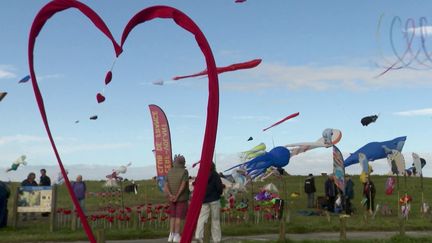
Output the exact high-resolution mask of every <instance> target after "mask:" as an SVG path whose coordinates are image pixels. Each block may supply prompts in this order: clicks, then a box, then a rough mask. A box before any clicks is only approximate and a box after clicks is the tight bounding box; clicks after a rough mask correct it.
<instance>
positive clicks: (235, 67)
mask: <svg viewBox="0 0 432 243" xmlns="http://www.w3.org/2000/svg"><path fill="white" fill-rule="evenodd" d="M261 61H262V60H261V59H254V60H251V61H247V62H241V63H235V64H231V65H229V66H226V67H218V68H217V73H218V74H221V73H224V72H232V71H236V70H240V69H250V68H254V67H256V66H258V65H259V64H260V63H261ZM204 75H207V70H204V71H201V72H199V73H196V74H191V75H186V76H177V77H174V78H173V80H179V79H184V78H192V77H199V76H204Z"/></svg>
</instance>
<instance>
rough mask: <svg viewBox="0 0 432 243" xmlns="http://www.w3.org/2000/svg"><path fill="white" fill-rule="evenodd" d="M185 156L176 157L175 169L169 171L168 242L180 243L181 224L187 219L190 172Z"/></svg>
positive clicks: (167, 182)
mask: <svg viewBox="0 0 432 243" xmlns="http://www.w3.org/2000/svg"><path fill="white" fill-rule="evenodd" d="M185 164H186V160H185V158H184V156H183V155H176V156H174V163H173V167H172V168H171V169H170V170H169V171H168V174H167V176H166V182H165V185H164V192H165V193H166V195H167V197H168V201H169V203H170V208H169V211H170V234H169V236H168V242H180V238H181V236H180V224H181V220H183V219H185V217H186V213H187V209H188V201H189V172H188V171H187V170H186V166H185Z"/></svg>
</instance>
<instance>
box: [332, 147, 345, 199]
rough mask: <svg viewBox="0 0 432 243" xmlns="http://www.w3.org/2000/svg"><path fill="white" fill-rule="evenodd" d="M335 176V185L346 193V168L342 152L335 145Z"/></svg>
mask: <svg viewBox="0 0 432 243" xmlns="http://www.w3.org/2000/svg"><path fill="white" fill-rule="evenodd" d="M333 174H334V175H335V184H336V186H337V187H338V188H339V189H340V190H341V191H342V192H344V191H345V166H344V158H343V156H342V153H341V151H340V150H339V149H338V147H336V145H333Z"/></svg>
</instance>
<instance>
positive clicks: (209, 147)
mask: <svg viewBox="0 0 432 243" xmlns="http://www.w3.org/2000/svg"><path fill="white" fill-rule="evenodd" d="M69 8H76V9H78V10H79V11H80V12H81V13H83V14H84V15H85V16H87V17H88V18H89V19H90V20H91V21H92V22H93V24H94V25H95V26H96V27H97V28H98V29H99V30H100V31H101V32H102V33H103V34H104V35H105V36H106V37H108V39H110V40H111V42H112V44H113V46H114V50H115V54H116V56H117V57H118V56H119V55H120V54H121V53H122V47H123V45H124V43H125V41H126V38H127V36H128V35H129V33H130V32H131V31H132V30H133V28H134V27H135V26H137V25H139V24H141V23H144V22H146V21H149V20H152V19H155V18H168V19H173V20H174V22H175V23H176V24H177V25H179V26H180V27H182V28H183V29H185V30H187V31H188V32H190V33H192V34H193V35H194V37H195V40H196V42H197V44H198V46H199V48H200V49H201V51H202V53H203V54H204V56H205V60H206V64H207V70H208V75H209V97H208V104H207V121H206V127H205V133H204V141H203V146H202V151H201V159H200V161H202V163H201V166H200V168H199V171H198V175H197V179H196V181H197V183H196V185H197V186H195V189H194V194H193V197H192V200H191V205H190V209H189V211H188V214H187V217H186V223H185V225H186V226H187V227H185V228H184V230H183V235H182V238H181V242H190V241H191V240H192V235H193V233H194V231H195V228H196V224H197V220H198V216H199V213H200V210H201V205H202V201H203V199H204V196H205V191H206V186H207V181H208V177H209V174H210V167H211V160H212V157H213V153H214V147H215V142H216V134H217V125H218V113H219V82H218V74H217V67H216V63H215V60H214V57H213V53H212V51H211V48H210V45H209V44H208V42H207V39H206V38H205V36H204V34H203V33H202V32H201V30H200V29H199V27H198V26H197V25H196V24H195V23H194V22H193V21H192V20H191V19H190V18H189V17H188V16H187V15H186V14H184V13H182V12H181V11H179V10H177V9H175V8H172V7H168V6H154V7H149V8H146V9H144V10H142V11H140V12H139V13H137V14H136V15H135V16H134V17H133V18H132V19H131V20H130V21H129V23H128V24H127V26H126V27H125V29H124V31H123V35H122V39H121V45H119V44H118V43H117V42H116V41H115V40H114V38H113V36H112V34H111V32H110V30H109V29H108V27H107V26H106V24H105V23H104V21H103V20H102V19H101V18H100V17H99V16H98V15H97V14H96V13H95V12H94V11H93V10H92V9H90V8H89V7H88V6H87V5H85V4H83V3H80V2H78V1H70V0H54V1H51V2H49V3H48V4H46V5H45V6H44V7H43V8H42V9H41V10H40V11H39V13H38V14H37V15H36V17H35V19H34V21H33V24H32V27H31V30H30V35H29V43H28V60H29V68H30V76H31V81H32V85H33V91H34V94H35V98H36V102H37V104H38V107H39V111H40V114H41V117H42V120H43V122H44V125H45V129H46V132H47V135H48V138H49V140H50V143H51V146H52V148H53V151H54V154H55V156H56V158H57V162H58V164H59V166H60V170H61V172H62V174H63V177H64V179H65V184H66V187H67V189H68V191H69V195H70V197H71V199H72V202H73V203H74V205H75V207H76V208H77V212H78V215H79V217H80V220H81V223H82V225H83V228H84V230H85V232H86V234H87V236H88V239H89V241H90V242H92V243H95V242H96V239H95V237H94V235H93V232H92V230H91V228H90V227H89V224H88V222H87V219H86V217H85V215H84V213H83V211H82V209H81V207H80V206H79V203H78V201H77V199H76V197H75V195H74V193H73V191H72V188H71V184H70V181H69V178H68V176H67V173H66V171H65V169H64V167H63V163H62V161H61V158H60V154H59V153H58V150H57V147H56V144H55V142H54V138H53V136H52V134H51V130H50V127H49V124H48V117H47V115H46V111H45V105H44V102H43V98H42V93H41V91H40V89H39V85H38V82H37V78H36V73H35V71H34V57H33V52H34V46H35V42H36V37H37V36H38V35H39V32H40V31H41V30H42V27H43V26H44V25H45V23H46V22H47V21H48V19H49V18H51V17H52V16H53V15H55V14H56V13H57V12H61V11H63V10H66V9H69Z"/></svg>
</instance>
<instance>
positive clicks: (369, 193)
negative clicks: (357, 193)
mask: <svg viewBox="0 0 432 243" xmlns="http://www.w3.org/2000/svg"><path fill="white" fill-rule="evenodd" d="M375 192H376V190H375V185H374V183H373V182H372V180H371V179H370V178H369V177H366V182H365V183H364V185H363V197H364V198H366V209H367V210H368V212H369V213H370V214H373V212H374V206H375V205H374V203H375Z"/></svg>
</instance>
